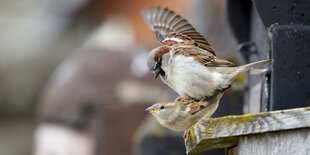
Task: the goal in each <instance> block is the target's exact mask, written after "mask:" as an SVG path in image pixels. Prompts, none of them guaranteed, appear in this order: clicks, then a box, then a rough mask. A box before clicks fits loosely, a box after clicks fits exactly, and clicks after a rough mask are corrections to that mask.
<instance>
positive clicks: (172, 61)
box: [142, 7, 273, 106]
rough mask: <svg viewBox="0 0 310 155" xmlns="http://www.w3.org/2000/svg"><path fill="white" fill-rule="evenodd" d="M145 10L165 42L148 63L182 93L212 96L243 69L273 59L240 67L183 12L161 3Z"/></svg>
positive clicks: (166, 82)
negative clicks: (217, 51) (222, 55)
mask: <svg viewBox="0 0 310 155" xmlns="http://www.w3.org/2000/svg"><path fill="white" fill-rule="evenodd" d="M142 13H143V16H144V19H145V21H146V22H147V24H148V25H149V27H150V28H151V29H152V30H153V31H154V33H155V35H156V38H157V40H158V41H159V42H160V44H161V45H160V46H159V47H157V48H155V49H153V50H152V51H151V52H150V53H149V54H148V60H147V65H148V67H149V69H150V70H151V71H152V72H153V76H154V78H157V77H158V75H159V76H160V78H161V79H162V81H163V82H164V83H165V84H167V85H168V86H170V87H171V88H172V89H174V90H175V91H176V92H177V93H178V94H179V95H181V96H184V95H188V96H190V97H192V98H195V99H200V100H203V98H204V97H211V98H212V97H214V96H213V95H214V93H215V92H216V91H221V90H225V89H227V88H229V87H230V85H231V83H232V81H233V80H234V79H235V78H236V77H237V76H238V75H239V74H240V73H242V72H245V71H247V70H249V69H251V68H252V67H255V66H259V65H263V64H268V63H271V62H272V61H273V60H263V61H259V62H254V63H250V64H246V65H243V66H238V67H236V66H235V65H234V64H233V63H231V62H229V61H227V60H225V59H222V58H219V57H217V56H216V55H215V52H214V50H213V49H212V48H211V46H210V44H209V43H208V42H207V40H206V39H205V38H204V37H203V36H202V35H200V34H199V33H198V32H197V31H196V30H195V29H194V28H193V27H192V25H191V24H189V23H188V22H187V21H186V20H185V19H183V18H181V17H180V15H177V14H175V13H174V12H173V11H171V10H169V9H167V8H165V9H160V8H159V7H157V8H155V9H152V8H151V9H149V10H143V11H142ZM168 105H170V104H168ZM168 105H167V106H168Z"/></svg>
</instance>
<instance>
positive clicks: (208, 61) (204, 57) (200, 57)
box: [174, 46, 235, 67]
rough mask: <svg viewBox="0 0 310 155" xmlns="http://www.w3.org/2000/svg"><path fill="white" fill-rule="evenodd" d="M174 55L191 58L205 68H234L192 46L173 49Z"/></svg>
mask: <svg viewBox="0 0 310 155" xmlns="http://www.w3.org/2000/svg"><path fill="white" fill-rule="evenodd" d="M174 55H184V56H192V57H194V59H195V60H196V61H198V62H199V63H201V64H202V65H204V66H207V67H234V66H235V64H233V63H232V62H230V61H227V60H225V59H222V58H219V57H216V56H214V55H211V54H209V53H207V52H205V51H203V50H200V49H199V48H197V47H194V46H188V47H186V46H183V47H177V48H175V52H174Z"/></svg>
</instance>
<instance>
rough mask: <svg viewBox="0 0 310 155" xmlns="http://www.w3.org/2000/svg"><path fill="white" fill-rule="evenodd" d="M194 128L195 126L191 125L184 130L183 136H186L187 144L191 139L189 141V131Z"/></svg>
mask: <svg viewBox="0 0 310 155" xmlns="http://www.w3.org/2000/svg"><path fill="white" fill-rule="evenodd" d="M192 128H193V126H190V127H189V128H188V129H187V130H186V131H185V132H184V135H183V138H184V141H185V144H187V143H188V142H189V141H188V136H189V132H190V130H191V129H192Z"/></svg>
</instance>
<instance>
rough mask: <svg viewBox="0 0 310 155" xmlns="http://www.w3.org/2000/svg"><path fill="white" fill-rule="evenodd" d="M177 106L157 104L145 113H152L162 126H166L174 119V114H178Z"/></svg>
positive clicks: (168, 103)
mask: <svg viewBox="0 0 310 155" xmlns="http://www.w3.org/2000/svg"><path fill="white" fill-rule="evenodd" d="M177 105H178V104H176V103H175V102H167V103H156V104H154V105H152V106H150V107H148V108H147V109H145V111H148V112H150V113H151V114H152V115H153V116H154V117H155V118H156V119H157V120H158V122H159V123H160V124H162V125H164V126H165V124H166V123H168V122H169V121H170V120H172V119H173V117H174V114H175V113H176V112H177V109H178V108H177Z"/></svg>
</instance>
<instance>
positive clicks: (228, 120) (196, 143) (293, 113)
mask: <svg viewBox="0 0 310 155" xmlns="http://www.w3.org/2000/svg"><path fill="white" fill-rule="evenodd" d="M306 127H310V107H307V108H296V109H289V110H280V111H271V112H262V113H258V114H245V115H233V116H226V117H219V118H206V119H204V118H203V119H201V120H200V121H199V122H198V123H197V124H195V125H194V127H193V128H192V129H191V130H190V132H189V138H188V142H187V143H186V144H185V146H186V150H187V153H188V154H192V153H199V152H203V151H207V150H212V149H219V148H226V147H229V146H233V145H236V144H237V142H238V140H239V137H240V136H244V135H249V134H257V133H265V132H272V131H280V130H288V129H298V128H306Z"/></svg>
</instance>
